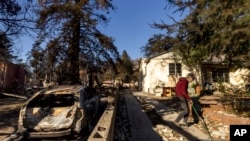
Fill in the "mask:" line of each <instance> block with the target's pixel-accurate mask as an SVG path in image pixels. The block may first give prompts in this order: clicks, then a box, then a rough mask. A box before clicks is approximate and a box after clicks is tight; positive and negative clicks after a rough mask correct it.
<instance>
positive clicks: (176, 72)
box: [168, 63, 182, 76]
mask: <svg viewBox="0 0 250 141" xmlns="http://www.w3.org/2000/svg"><path fill="white" fill-rule="evenodd" d="M171 65H174V66H171ZM173 70H174V73H173ZM168 73H169V75H179V76H182V64H181V63H169V64H168Z"/></svg>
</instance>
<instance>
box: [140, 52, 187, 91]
mask: <svg viewBox="0 0 250 141" xmlns="http://www.w3.org/2000/svg"><path fill="white" fill-rule="evenodd" d="M169 63H181V61H180V59H179V58H177V57H176V56H174V54H173V52H169V53H166V54H163V55H160V56H157V57H154V58H151V59H150V60H149V62H148V60H147V59H142V60H141V64H140V72H141V76H140V77H141V78H140V81H141V90H142V91H143V92H147V93H151V94H153V93H155V90H156V88H157V87H162V86H165V87H175V83H176V81H177V80H178V78H179V77H181V76H186V75H187V74H188V73H189V72H190V71H189V69H188V67H187V66H185V65H184V64H182V75H181V76H174V78H173V77H171V76H170V75H169Z"/></svg>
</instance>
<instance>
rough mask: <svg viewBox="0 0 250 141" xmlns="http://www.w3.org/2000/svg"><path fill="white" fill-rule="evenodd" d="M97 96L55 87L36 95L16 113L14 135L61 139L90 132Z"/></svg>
mask: <svg viewBox="0 0 250 141" xmlns="http://www.w3.org/2000/svg"><path fill="white" fill-rule="evenodd" d="M99 102H100V101H99V96H98V95H97V94H95V92H94V90H93V89H91V88H88V87H83V86H55V87H52V88H48V89H45V90H42V91H40V92H37V93H36V94H35V95H34V96H32V97H31V98H30V99H29V100H28V101H27V102H26V104H24V105H23V107H22V108H21V110H20V114H19V120H18V132H19V133H21V134H22V135H23V137H31V138H43V137H62V136H67V135H72V134H79V133H80V132H81V131H83V129H86V128H90V127H91V124H92V120H93V119H94V117H95V116H96V114H97V112H98V108H99Z"/></svg>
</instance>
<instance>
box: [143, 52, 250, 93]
mask: <svg viewBox="0 0 250 141" xmlns="http://www.w3.org/2000/svg"><path fill="white" fill-rule="evenodd" d="M223 60H224V59H223V57H221V58H214V59H212V61H204V63H202V64H200V68H199V70H197V71H195V72H194V70H192V69H191V68H190V67H188V66H186V65H185V64H184V63H183V62H182V59H181V57H179V56H178V55H177V54H176V53H175V52H174V51H168V52H163V53H160V54H158V55H156V56H153V57H150V58H142V59H141V60H140V66H139V71H140V76H139V90H141V91H143V92H146V93H150V94H158V95H159V96H160V94H159V93H162V91H160V90H161V89H162V88H163V87H171V88H174V87H175V84H176V82H177V81H178V79H179V77H185V76H186V75H187V74H188V73H190V72H192V73H194V74H195V75H196V76H197V81H198V83H199V84H200V85H201V86H202V87H203V86H204V84H205V83H219V82H220V83H221V82H225V83H228V84H232V85H241V84H249V83H250V70H249V68H239V69H236V70H233V69H231V68H228V67H227V66H226V65H223Z"/></svg>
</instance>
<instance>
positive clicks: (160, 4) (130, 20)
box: [17, 0, 181, 59]
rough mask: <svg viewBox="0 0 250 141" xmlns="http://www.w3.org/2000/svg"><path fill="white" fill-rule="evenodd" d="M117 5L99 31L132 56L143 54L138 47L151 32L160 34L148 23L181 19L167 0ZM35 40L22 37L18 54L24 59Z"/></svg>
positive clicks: (119, 1)
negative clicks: (170, 17) (108, 20)
mask: <svg viewBox="0 0 250 141" xmlns="http://www.w3.org/2000/svg"><path fill="white" fill-rule="evenodd" d="M113 3H114V5H115V6H116V7H117V9H116V10H115V11H111V12H110V14H109V15H108V17H109V18H110V22H109V23H108V25H106V26H104V25H100V28H99V29H100V30H101V31H102V32H103V33H105V34H106V35H108V36H111V37H113V38H114V39H115V42H114V43H115V45H116V46H117V48H118V50H119V52H120V53H121V52H122V51H123V50H126V51H127V53H128V55H129V56H130V57H131V59H137V58H140V57H143V54H142V52H141V50H140V48H141V47H142V46H144V45H145V44H146V43H147V41H148V39H149V38H150V37H152V35H153V34H157V33H161V32H163V31H161V30H159V29H154V28H151V26H150V24H152V23H154V22H157V23H160V22H161V21H164V22H166V23H170V22H171V20H170V19H169V18H168V16H167V15H171V16H174V17H175V18H176V19H180V18H181V17H180V14H179V13H177V14H175V15H173V8H169V7H168V6H167V2H166V0H113ZM33 42H34V39H32V38H31V37H23V38H21V40H20V42H18V44H17V46H20V47H22V52H21V56H22V58H24V59H25V58H26V56H25V55H26V54H27V52H28V51H30V49H31V46H32V44H33Z"/></svg>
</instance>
